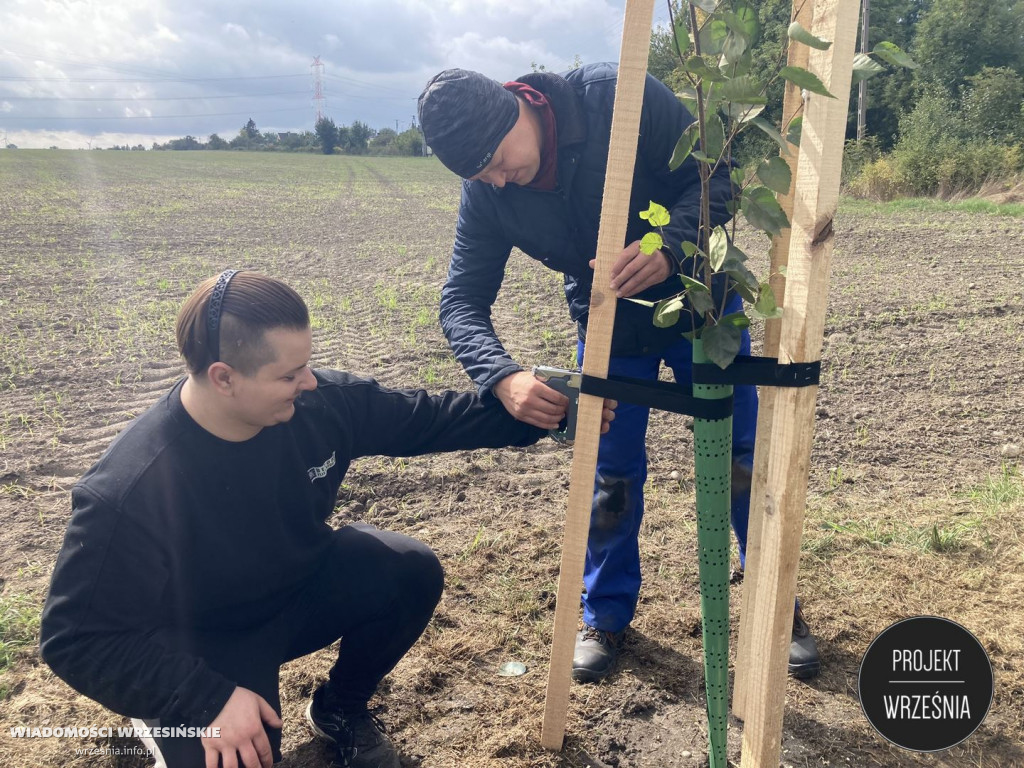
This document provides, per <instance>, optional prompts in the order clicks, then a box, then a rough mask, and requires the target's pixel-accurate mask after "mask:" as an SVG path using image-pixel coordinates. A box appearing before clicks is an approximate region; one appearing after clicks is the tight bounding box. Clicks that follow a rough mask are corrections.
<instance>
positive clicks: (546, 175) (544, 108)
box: [505, 80, 558, 190]
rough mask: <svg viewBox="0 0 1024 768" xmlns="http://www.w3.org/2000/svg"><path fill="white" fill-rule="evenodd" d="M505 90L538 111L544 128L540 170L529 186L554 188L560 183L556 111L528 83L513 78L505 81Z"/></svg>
mask: <svg viewBox="0 0 1024 768" xmlns="http://www.w3.org/2000/svg"><path fill="white" fill-rule="evenodd" d="M505 90H506V91H511V92H512V93H514V94H515V95H516V96H518V97H519V98H521V99H523V101H525V102H526V103H527V104H528V105H530V106H531V107H532V108H533V109H535V110H536V111H537V115H538V116H539V117H540V122H541V126H542V128H543V130H544V142H543V145H542V148H541V153H540V170H538V171H537V175H536V177H534V179H533V181H531V182H530V183H529V184H527V185H526V186H527V187H533V188H534V189H546V190H552V189H554V188H555V185H556V184H557V183H558V179H557V171H558V134H557V130H556V127H555V113H554V111H553V110H552V109H551V104H550V103H548V100H547V97H546V96H545V95H544V94H543V93H541V92H540V91H538V90H536V89H534V88H531V87H530V86H528V85H527V84H526V83H519V82H516V81H515V80H512V81H510V82H508V83H505Z"/></svg>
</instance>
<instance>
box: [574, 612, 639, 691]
mask: <svg viewBox="0 0 1024 768" xmlns="http://www.w3.org/2000/svg"><path fill="white" fill-rule="evenodd" d="M625 634H626V630H622V631H621V632H606V631H605V630H603V629H597V628H595V627H591V626H590V625H588V624H584V625H583V629H581V630H580V631H579V633H578V634H577V635H576V652H575V653H574V654H573V657H572V679H573V680H576V681H578V682H581V683H596V682H598V681H599V680H603V679H604V678H606V677H608V674H609V673H610V672H611V671H612V668H613V667H614V666H615V659H616V657H617V656H618V655H619V644H620V643H621V642H622V637H623V635H625Z"/></svg>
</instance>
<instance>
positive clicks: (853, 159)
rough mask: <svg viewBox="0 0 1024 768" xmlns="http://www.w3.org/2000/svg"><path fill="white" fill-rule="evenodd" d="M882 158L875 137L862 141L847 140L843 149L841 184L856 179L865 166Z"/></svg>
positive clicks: (868, 137)
mask: <svg viewBox="0 0 1024 768" xmlns="http://www.w3.org/2000/svg"><path fill="white" fill-rule="evenodd" d="M881 156H882V150H881V146H880V145H879V141H878V137H877V136H867V137H865V138H863V139H860V140H858V139H849V140H848V141H847V142H846V146H845V147H844V148H843V170H842V177H841V178H842V183H843V185H844V186H845V185H847V184H849V183H850V182H851V181H852V180H853V179H854V178H856V177H857V176H858V175H859V174H860V172H861V171H862V170H863V169H864V167H865V166H866V165H869V164H871V163H874V162H875V161H877V160H878V159H879V158H880V157H881Z"/></svg>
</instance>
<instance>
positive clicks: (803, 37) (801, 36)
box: [786, 21, 832, 51]
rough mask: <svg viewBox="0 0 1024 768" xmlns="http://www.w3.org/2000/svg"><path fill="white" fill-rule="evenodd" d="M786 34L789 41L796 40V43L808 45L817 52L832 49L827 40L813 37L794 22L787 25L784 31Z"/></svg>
mask: <svg viewBox="0 0 1024 768" xmlns="http://www.w3.org/2000/svg"><path fill="white" fill-rule="evenodd" d="M786 34H787V35H789V39H790V40H796V41H797V42H798V43H803V44H804V45H809V46H811V48H816V49H818V50H819V51H827V50H828V49H829V48H831V47H832V43H830V42H828V40H822V39H821V38H819V37H815V36H814V35H812V34H811V33H810V32H808V31H807V30H806V29H804V28H803V26H802V25H801V24H800V23H799V22H796V21H794V22H793V23H792V24H790V25H789V29H788V30H787V31H786Z"/></svg>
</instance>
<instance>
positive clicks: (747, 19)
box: [722, 0, 761, 47]
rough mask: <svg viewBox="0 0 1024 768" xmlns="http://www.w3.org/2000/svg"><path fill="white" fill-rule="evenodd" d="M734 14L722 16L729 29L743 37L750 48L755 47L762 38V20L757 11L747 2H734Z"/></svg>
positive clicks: (737, 0)
mask: <svg viewBox="0 0 1024 768" xmlns="http://www.w3.org/2000/svg"><path fill="white" fill-rule="evenodd" d="M732 10H733V12H732V13H728V12H726V13H724V14H722V19H723V20H724V21H725V24H726V26H727V27H729V29H730V30H732V31H733V32H735V33H736V34H738V35H743V37H744V38H745V39H746V41H747V46H748V47H753V46H754V45H756V44H757V41H758V40H759V39H760V37H761V20H760V19H759V18H758V15H757V9H756V8H755V7H754V6H753V5H752V4H751V3H748V2H746V0H733V4H732Z"/></svg>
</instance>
